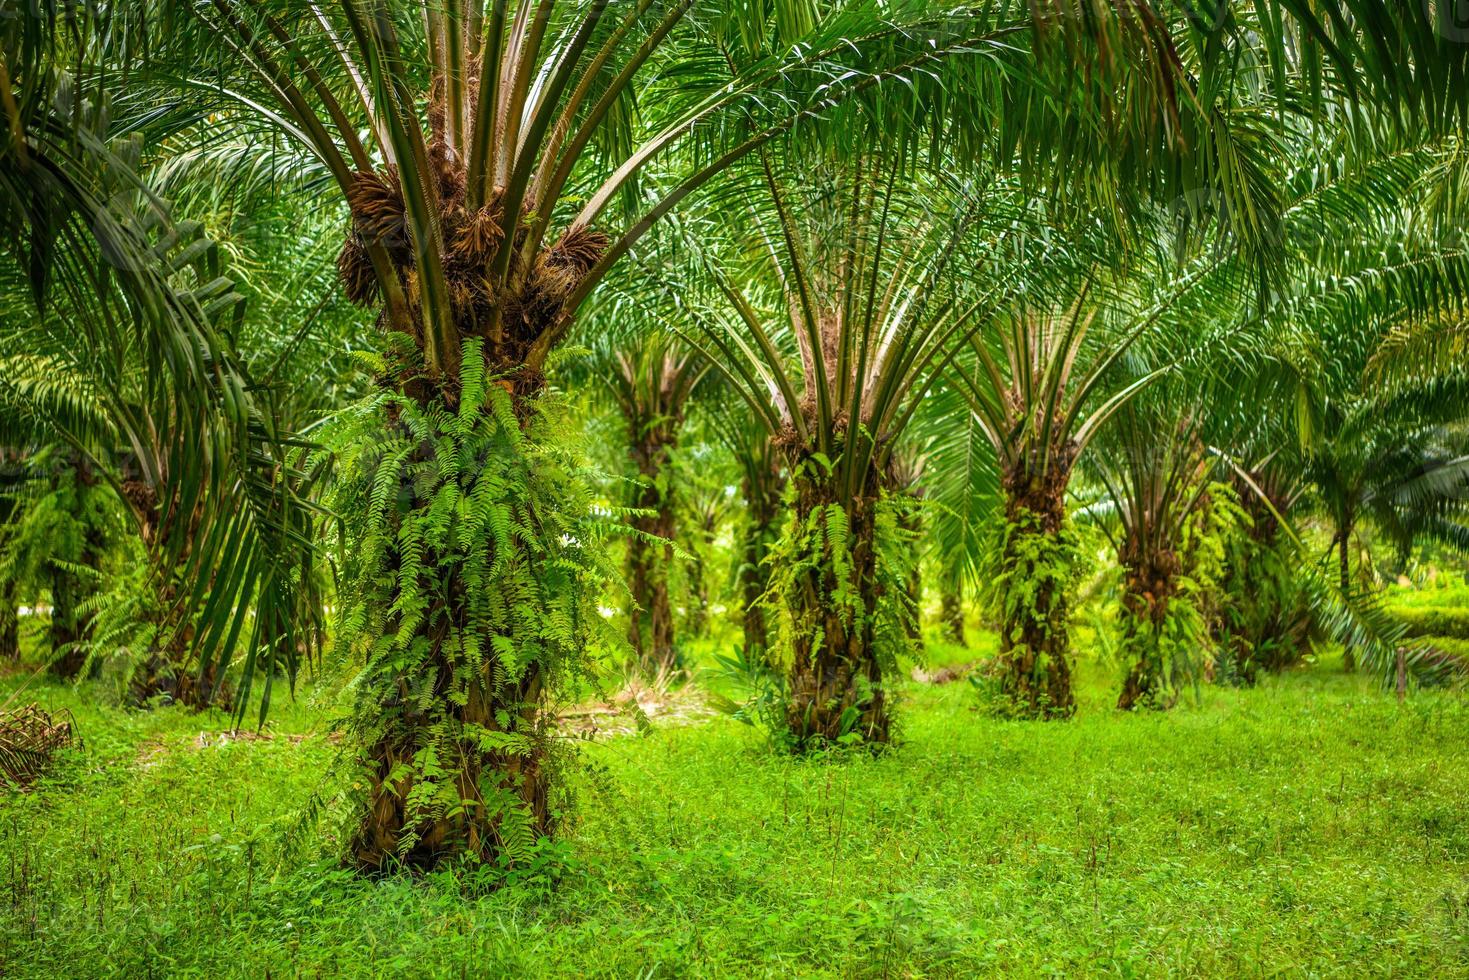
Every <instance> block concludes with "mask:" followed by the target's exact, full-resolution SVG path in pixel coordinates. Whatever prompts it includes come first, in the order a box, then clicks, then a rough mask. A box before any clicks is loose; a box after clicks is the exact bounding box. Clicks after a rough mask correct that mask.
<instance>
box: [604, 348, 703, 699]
mask: <svg viewBox="0 0 1469 980" xmlns="http://www.w3.org/2000/svg"><path fill="white" fill-rule="evenodd" d="M708 370H709V364H708V362H707V361H705V360H704V358H703V356H702V355H700V354H698V353H697V352H695V351H693V350H691V349H689V348H688V347H687V346H686V345H684V344H683V343H682V342H681V341H679V340H678V339H677V338H675V337H668V336H660V335H658V334H654V333H649V334H644V335H642V336H639V337H636V338H634V339H632V340H631V341H630V342H628V343H626V344H619V345H617V346H615V347H614V348H613V349H612V350H609V351H607V352H606V354H605V361H604V364H603V367H602V375H603V379H604V382H605V384H606V385H607V388H608V390H609V391H610V393H611V396H612V400H613V402H614V403H615V404H616V405H617V408H618V411H619V412H620V413H621V415H622V419H623V422H624V424H625V425H626V427H627V446H628V450H627V451H628V455H629V456H630V457H631V459H632V462H633V466H634V468H635V471H636V482H635V483H634V484H633V488H632V496H631V499H630V500H629V505H630V506H631V507H633V508H634V509H635V510H636V511H638V513H637V514H635V515H634V516H633V518H632V520H631V524H632V527H633V530H634V532H635V533H634V535H633V536H632V537H631V538H629V539H628V543H627V586H628V589H629V590H630V592H631V594H632V600H633V608H631V609H630V610H629V611H628V642H629V643H630V644H631V646H632V649H633V653H634V655H635V656H636V657H637V659H638V663H639V665H640V666H641V667H642V668H643V669H644V670H649V671H655V672H656V671H658V670H659V669H668V668H672V667H673V666H674V661H675V654H676V643H675V639H674V622H673V604H672V599H671V597H670V593H669V573H670V571H671V570H672V566H673V542H674V540H675V538H676V532H677V513H678V499H677V497H678V494H677V491H676V489H675V486H674V481H675V474H674V467H673V459H672V457H673V454H674V453H675V452H676V451H677V448H678V440H679V434H680V430H681V429H682V428H683V424H684V420H685V417H686V415H687V413H688V410H689V399H690V398H691V397H692V396H693V393H694V389H695V388H696V387H697V386H698V384H699V382H700V380H702V379H703V377H704V376H705V375H706V374H707V373H708Z"/></svg>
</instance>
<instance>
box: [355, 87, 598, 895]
mask: <svg viewBox="0 0 1469 980" xmlns="http://www.w3.org/2000/svg"><path fill="white" fill-rule="evenodd" d="M444 92H445V87H444V83H443V81H442V80H437V81H436V82H435V87H434V88H433V90H432V91H431V93H430V99H429V111H428V121H429V131H430V136H429V140H428V150H429V154H428V159H429V164H430V170H431V173H429V174H421V175H420V176H422V177H427V178H431V179H430V180H429V181H428V185H427V189H428V191H429V192H430V193H432V194H434V195H435V196H436V197H437V208H436V209H435V210H436V214H435V227H433V228H430V229H425V230H422V231H421V232H420V233H419V234H418V236H417V239H415V236H414V235H413V234H410V233H411V232H412V231H413V227H412V221H413V220H416V219H415V218H414V217H413V216H412V215H411V213H410V209H409V208H408V206H407V203H406V202H405V198H404V194H403V192H402V186H401V184H400V179H401V178H400V175H399V173H398V172H397V170H396V169H395V168H393V167H389V168H387V169H386V170H385V171H383V172H376V173H374V172H360V173H357V174H356V175H355V176H354V178H353V180H352V186H351V187H350V189H349V190H348V194H347V199H348V204H349V205H350V208H351V212H352V230H351V232H350V234H349V235H348V237H347V241H346V242H345V243H344V245H343V248H342V251H341V253H340V254H339V256H338V259H337V267H338V272H339V274H340V278H341V280H342V284H343V287H344V289H345V292H346V294H347V296H348V298H349V299H350V300H352V301H353V302H354V303H357V304H359V305H362V306H368V307H376V308H377V309H379V311H380V319H381V323H382V325H383V326H384V327H385V328H386V329H387V330H389V331H392V332H394V333H396V335H397V336H398V337H399V338H407V339H408V342H409V343H411V344H412V345H414V347H416V350H412V351H410V350H408V348H407V344H400V348H399V349H398V350H397V351H396V352H395V353H394V354H393V356H392V358H391V359H389V361H388V364H387V371H386V372H385V374H384V376H383V377H382V378H381V383H382V385H383V387H384V389H386V390H389V391H392V392H395V393H396V394H397V395H399V396H402V402H401V403H399V402H393V403H392V404H391V405H390V406H389V407H388V408H387V409H386V412H387V417H386V418H385V429H386V430H387V433H386V434H389V435H391V436H392V437H394V438H395V439H396V440H397V442H396V443H395V444H396V445H399V446H401V445H402V444H403V443H408V444H409V450H411V454H410V455H409V456H408V457H407V458H406V459H405V458H404V457H402V456H398V457H393V458H391V459H387V458H374V459H373V460H371V461H368V460H365V459H364V460H363V461H361V463H360V465H361V466H362V467H365V468H367V469H368V470H370V472H366V473H364V474H359V475H360V476H362V477H363V480H362V481H361V482H358V483H354V486H356V487H358V488H359V490H360V491H365V492H366V493H367V494H368V495H371V492H372V489H373V488H374V487H377V486H381V485H382V482H383V481H378V479H377V475H378V474H379V473H380V472H381V470H382V468H383V467H384V466H389V465H391V466H393V467H398V468H399V472H398V473H397V474H393V475H394V476H395V477H396V478H397V479H398V494H397V497H396V506H394V507H391V508H381V507H379V506H378V505H377V504H371V505H368V504H364V503H362V502H360V501H359V502H355V504H356V506H358V507H360V508H362V509H363V510H364V511H365V512H366V513H367V514H369V515H371V516H372V517H373V519H374V520H376V521H378V522H380V523H382V524H384V525H385V526H384V527H374V526H373V524H372V521H369V522H367V524H366V525H365V528H366V529H365V530H360V531H359V532H354V533H360V535H361V536H362V538H363V539H364V540H366V541H368V542H370V543H373V545H374V547H373V549H372V550H371V551H369V552H368V553H366V554H365V556H364V557H362V558H361V559H360V560H356V561H354V562H353V563H352V565H353V570H352V573H351V575H350V576H349V577H348V579H349V580H344V581H346V585H345V593H346V595H347V597H348V598H349V599H350V600H351V602H352V604H353V605H352V608H354V609H355V610H356V613H357V615H359V616H360V620H359V621H358V625H357V626H356V629H357V630H358V631H359V636H358V637H357V638H358V639H359V640H361V641H363V642H362V645H363V646H366V647H368V648H370V651H371V652H370V653H369V655H368V661H367V664H366V666H365V668H364V672H363V676H362V678H361V680H360V683H359V691H360V694H359V701H358V704H357V707H356V712H355V715H354V719H353V727H354V730H355V733H356V735H357V736H358V738H359V739H360V740H361V741H362V743H363V745H362V759H363V762H364V764H365V766H366V769H367V773H368V789H367V793H366V799H365V801H364V803H365V805H364V808H363V811H362V821H361V824H360V826H359V829H358V831H357V833H356V835H355V836H354V839H353V841H352V843H351V845H350V860H351V861H352V862H353V863H355V864H357V865H358V866H359V867H361V868H364V869H380V868H383V867H385V866H387V865H390V864H392V863H393V862H394V861H395V860H402V861H405V862H407V863H409V864H413V865H419V866H428V865H432V864H434V863H436V862H437V861H438V860H439V859H440V858H441V857H443V856H446V855H452V854H469V855H472V856H474V857H476V858H478V859H480V860H483V861H496V860H499V859H506V860H511V861H513V860H516V859H520V858H524V857H526V849H527V848H529V847H530V846H532V845H533V844H534V842H535V840H536V839H537V838H538V837H540V836H542V835H544V834H546V833H548V832H549V831H550V829H551V827H550V806H549V804H548V797H549V788H550V779H551V777H550V766H549V756H548V751H549V748H550V742H551V740H550V738H549V735H548V731H547V728H548V721H547V712H546V710H545V704H544V702H545V699H546V696H547V695H546V693H545V691H546V687H547V686H548V685H549V683H550V678H551V676H553V675H554V673H555V671H556V670H557V669H558V665H560V666H563V667H564V666H565V665H566V664H569V663H574V662H579V660H578V658H580V657H582V656H583V654H582V650H583V648H584V647H585V646H586V644H587V641H588V637H587V635H586V634H587V632H588V630H589V629H590V627H589V626H588V625H587V623H588V621H589V620H591V619H595V618H596V611H595V610H596V605H595V591H596V590H595V589H594V588H592V587H590V586H589V585H588V582H587V580H586V577H587V576H590V575H593V574H600V569H601V567H602V563H601V562H600V561H592V560H591V559H588V558H586V556H585V554H584V552H585V550H586V549H587V548H589V547H590V545H589V544H588V542H587V539H589V538H592V537H594V534H592V533H591V529H590V528H589V527H588V526H587V525H586V522H587V520H588V518H587V517H586V513H587V511H588V510H589V507H590V502H589V500H588V499H584V498H585V497H586V496H587V495H586V494H585V493H584V488H583V487H582V486H581V484H580V482H579V479H580V478H579V477H577V476H576V475H575V473H574V466H573V465H572V464H571V463H569V462H567V461H566V459H565V454H562V453H559V452H553V451H550V450H551V445H550V444H551V443H552V442H554V439H555V436H554V434H553V431H552V428H553V427H551V426H550V425H549V424H548V423H546V422H545V419H544V416H543V414H542V412H541V408H540V404H541V393H542V390H543V389H544V386H545V379H544V373H543V371H544V367H545V364H546V360H547V358H548V357H549V356H550V353H551V351H552V350H553V348H554V347H555V346H556V345H557V343H558V342H559V341H560V340H561V339H562V338H563V337H564V336H565V334H566V331H567V330H568V329H569V328H570V324H571V318H572V315H573V313H574V310H573V309H572V308H571V307H570V305H569V304H570V303H571V302H572V300H573V297H574V296H575V295H576V294H577V291H578V289H579V287H581V286H582V285H583V283H584V282H585V280H586V278H587V277H588V275H589V274H590V273H591V272H592V271H593V269H594V268H595V267H596V266H597V265H598V262H599V261H600V259H601V258H602V256H603V254H604V252H605V251H606V248H607V246H608V238H607V236H606V235H604V234H602V233H601V232H598V231H596V230H594V229H591V228H588V227H584V226H573V227H569V228H568V229H566V231H565V232H564V233H563V234H562V235H561V237H560V238H559V239H554V240H553V238H552V237H550V236H548V237H546V238H545V239H542V238H540V237H539V236H538V235H533V234H527V233H526V230H527V229H528V228H529V227H530V225H531V224H533V222H528V221H526V220H524V219H525V218H526V217H527V216H528V215H529V214H530V213H531V212H533V211H539V212H540V213H541V214H542V215H543V216H547V215H549V214H551V213H552V212H553V211H554V210H555V207H556V203H557V202H556V201H539V200H533V195H532V196H527V197H526V198H525V199H524V200H518V201H516V202H515V206H516V207H518V208H520V217H518V218H516V219H515V220H513V221H512V220H511V219H509V218H507V215H506V213H505V212H506V209H507V207H508V202H507V199H506V194H507V193H508V191H507V188H506V187H504V186H499V185H496V186H494V187H493V188H489V187H487V188H485V190H486V193H485V194H484V199H483V200H482V201H481V200H479V199H478V195H474V194H470V193H469V192H468V191H469V185H470V175H469V174H468V172H467V170H466V165H465V161H464V160H463V159H462V158H461V155H460V154H457V153H456V152H455V151H454V150H453V149H452V148H451V146H450V139H449V135H448V134H449V132H450V128H449V126H448V123H449V122H450V121H451V120H452V118H453V113H450V112H448V110H447V107H446V106H445V104H444V101H443V100H444ZM542 208H543V209H544V210H541V209H542ZM512 227H514V228H516V231H515V232H514V233H513V234H511V235H510V236H509V238H508V239H507V229H509V228H512ZM415 240H421V241H432V243H433V244H434V247H435V250H437V251H438V252H439V254H440V255H441V257H442V262H441V264H440V266H439V267H438V268H434V267H432V266H423V265H422V264H421V262H420V261H419V259H418V257H417V255H418V254H421V251H422V250H420V252H419V253H416V252H415V251H414V250H413V249H412V248H410V247H409V245H410V244H411V243H412V242H413V241H415ZM421 266H422V267H421ZM429 277H433V281H430V279H429ZM431 303H432V311H434V312H433V316H432V317H430V316H429V313H430V312H431V310H430V308H429V307H430V304H431ZM477 361H482V363H477ZM481 368H482V369H483V370H481ZM471 392H472V393H473V396H474V397H473V398H471V397H470V394H471ZM502 395H503V396H505V397H503V398H502ZM507 398H508V405H507V404H506V399H507ZM466 405H469V406H470V407H469V408H466ZM408 415H412V416H414V417H413V418H412V420H411V421H412V422H413V425H412V426H408V425H405V424H403V417H404V416H408ZM507 415H510V416H513V418H509V419H508V420H507V418H506V416H507ZM515 429H518V430H519V431H512V430H515ZM410 433H417V434H416V435H411V434H410ZM359 438H366V439H369V440H370V438H371V437H359ZM420 465H422V466H423V469H420V470H415V471H414V475H413V476H411V477H410V476H408V475H407V474H408V472H409V470H407V469H403V468H402V467H411V466H420ZM384 480H386V478H384ZM450 484H455V485H454V486H450ZM470 525H472V527H471V526H470ZM405 535H406V537H405ZM343 608H344V609H345V608H347V604H346V600H344V604H343ZM363 623H365V625H362V624H363Z"/></svg>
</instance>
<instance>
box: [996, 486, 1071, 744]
mask: <svg viewBox="0 0 1469 980" xmlns="http://www.w3.org/2000/svg"><path fill="white" fill-rule="evenodd" d="M1069 475H1070V473H1069V471H1068V470H1066V469H1065V468H1064V467H1062V466H1061V465H1060V464H1059V463H1055V462H1053V463H1052V465H1051V467H1050V469H1049V471H1048V473H1047V474H1046V476H1045V477H1034V478H1032V477H1031V476H1030V475H1029V474H1026V473H1014V474H1011V475H1010V477H1009V478H1008V479H1007V480H1006V481H1005V486H1006V502H1005V514H1006V523H1007V527H1006V533H1005V540H1004V542H1003V544H1002V552H1001V556H1000V562H1001V568H1002V571H1003V574H1004V575H1005V580H1006V584H1005V587H1004V588H1005V595H1004V599H1003V603H1002V605H1003V610H1004V615H1003V622H1002V626H1001V635H1000V661H1001V665H1002V669H1003V674H1002V676H1001V680H1000V690H1001V693H1002V694H1003V695H1004V696H1005V698H1006V700H1007V701H1008V702H1009V710H1010V711H1011V712H1012V713H1013V714H1015V715H1016V716H1018V717H1024V718H1069V717H1070V716H1071V715H1072V714H1073V713H1074V712H1075V711H1076V700H1075V697H1074V696H1073V694H1072V691H1071V630H1070V624H1069V622H1068V618H1069V615H1070V610H1069V608H1068V604H1069V600H1068V596H1067V587H1066V583H1067V580H1068V579H1069V576H1070V573H1071V567H1070V566H1071V563H1072V562H1073V561H1074V558H1073V557H1072V556H1071V555H1070V553H1069V549H1068V548H1067V546H1066V545H1065V544H1064V543H1063V541H1062V540H1061V536H1062V533H1063V530H1064V528H1065V525H1066V503H1065V492H1066V484H1067V479H1068V477H1069Z"/></svg>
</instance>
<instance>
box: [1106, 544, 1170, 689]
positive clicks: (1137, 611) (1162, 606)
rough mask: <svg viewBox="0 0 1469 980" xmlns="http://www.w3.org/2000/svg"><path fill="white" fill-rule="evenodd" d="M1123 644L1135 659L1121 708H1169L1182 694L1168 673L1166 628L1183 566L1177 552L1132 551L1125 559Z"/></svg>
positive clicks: (1126, 680)
mask: <svg viewBox="0 0 1469 980" xmlns="http://www.w3.org/2000/svg"><path fill="white" fill-rule="evenodd" d="M1122 569H1123V584H1122V610H1121V612H1122V642H1121V649H1122V650H1123V651H1125V652H1127V653H1128V654H1129V655H1130V656H1132V658H1133V662H1132V665H1131V667H1129V668H1128V671H1127V677H1126V678H1125V679H1124V680H1123V682H1122V693H1121V694H1120V695H1119V696H1118V698H1117V707H1118V708H1120V709H1121V710H1123V711H1131V710H1132V709H1133V708H1137V707H1153V708H1169V707H1172V706H1173V703H1174V702H1175V701H1176V700H1177V699H1178V695H1177V691H1176V690H1175V689H1174V685H1173V682H1172V678H1171V677H1170V676H1169V674H1168V667H1169V665H1168V663H1167V653H1166V651H1165V650H1164V643H1163V630H1164V626H1165V623H1166V621H1167V618H1168V606H1169V603H1170V602H1172V601H1174V599H1175V597H1176V595H1177V593H1178V576H1179V574H1180V573H1181V571H1182V568H1181V565H1180V562H1179V558H1178V555H1177V554H1176V553H1174V552H1172V551H1169V550H1166V549H1165V550H1158V551H1151V552H1148V553H1142V552H1141V551H1139V550H1137V549H1131V550H1129V553H1128V554H1126V555H1124V556H1123V558H1122Z"/></svg>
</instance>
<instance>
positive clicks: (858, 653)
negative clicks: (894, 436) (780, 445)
mask: <svg viewBox="0 0 1469 980" xmlns="http://www.w3.org/2000/svg"><path fill="white" fill-rule="evenodd" d="M815 469H817V467H816V466H815V465H814V464H810V463H808V464H806V465H804V466H796V467H792V473H793V475H792V477H791V479H792V481H794V483H795V513H794V515H793V517H794V522H795V524H794V526H795V527H797V528H800V529H803V533H802V537H801V540H802V542H803V543H804V546H805V547H807V548H810V549H812V550H815V549H820V553H819V554H811V555H802V556H799V557H797V556H791V558H792V560H793V561H798V562H799V563H800V565H801V571H799V572H798V573H796V574H795V575H794V576H793V577H792V578H791V579H790V580H789V581H788V582H787V583H786V596H785V600H786V606H787V608H788V610H789V612H790V616H791V626H792V640H793V644H792V646H793V649H792V651H791V653H792V660H791V668H790V682H789V697H790V703H789V706H788V708H787V724H788V726H789V731H790V735H791V738H792V740H793V743H794V744H795V745H796V746H797V747H798V748H805V747H810V746H816V745H820V744H822V743H824V742H834V741H836V740H837V739H839V738H841V737H843V736H845V735H848V734H851V733H856V734H858V735H860V736H861V738H862V739H863V741H866V742H876V743H883V742H887V741H888V739H889V736H890V732H889V718H888V703H887V694H886V692H885V691H884V690H883V686H882V670H881V666H880V663H879V659H878V651H877V647H876V636H875V632H876V631H875V629H874V619H875V616H876V612H877V601H878V577H877V551H876V545H877V540H876V534H877V514H876V511H877V504H878V498H879V483H878V480H877V474H875V473H874V474H872V475H871V476H870V478H869V479H868V480H867V481H866V483H865V485H864V486H862V487H860V488H859V489H858V492H857V493H856V494H855V495H852V496H848V495H847V494H846V492H845V488H844V487H843V486H841V485H840V483H841V481H840V480H838V479H835V478H833V477H830V476H826V475H821V476H816V475H813V473H812V471H813V470H815ZM832 509H837V510H839V511H841V513H842V515H844V519H841V520H840V523H841V524H844V525H845V541H844V542H841V545H842V547H843V550H844V552H845V555H844V556H842V557H840V558H838V557H837V556H836V555H835V554H834V546H833V542H832V538H831V534H830V528H831V527H832V526H833V524H834V523H836V522H834V520H833V517H832V514H831V511H832ZM843 573H844V574H843Z"/></svg>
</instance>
